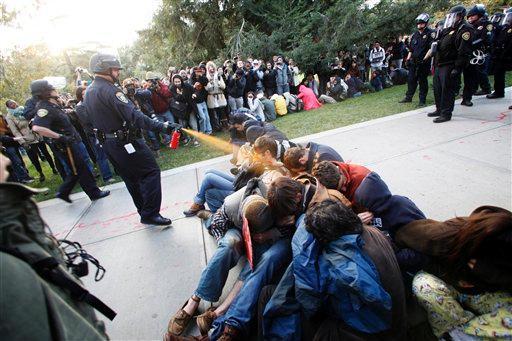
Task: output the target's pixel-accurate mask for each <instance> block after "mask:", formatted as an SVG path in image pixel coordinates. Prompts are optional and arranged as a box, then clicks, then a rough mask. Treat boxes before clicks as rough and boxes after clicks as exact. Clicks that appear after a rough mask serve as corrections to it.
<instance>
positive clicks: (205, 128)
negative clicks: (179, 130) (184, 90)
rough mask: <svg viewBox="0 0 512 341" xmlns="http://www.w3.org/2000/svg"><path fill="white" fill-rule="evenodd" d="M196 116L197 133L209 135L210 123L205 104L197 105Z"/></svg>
mask: <svg viewBox="0 0 512 341" xmlns="http://www.w3.org/2000/svg"><path fill="white" fill-rule="evenodd" d="M197 116H198V118H199V131H200V132H201V133H205V134H211V133H212V125H211V123H210V116H209V115H208V106H207V105H206V102H201V103H197Z"/></svg>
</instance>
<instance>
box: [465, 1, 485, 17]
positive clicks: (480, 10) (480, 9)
mask: <svg viewBox="0 0 512 341" xmlns="http://www.w3.org/2000/svg"><path fill="white" fill-rule="evenodd" d="M485 14H486V13H485V6H484V5H483V4H476V5H475V6H473V7H471V8H470V9H469V11H468V14H467V17H468V18H469V17H471V16H473V15H478V16H479V17H480V18H481V17H483V16H485Z"/></svg>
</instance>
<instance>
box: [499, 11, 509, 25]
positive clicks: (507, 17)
mask: <svg viewBox="0 0 512 341" xmlns="http://www.w3.org/2000/svg"><path fill="white" fill-rule="evenodd" d="M501 25H509V26H510V25H512V13H506V14H505V16H504V17H503V20H501Z"/></svg>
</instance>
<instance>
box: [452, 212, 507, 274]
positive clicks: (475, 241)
mask: <svg viewBox="0 0 512 341" xmlns="http://www.w3.org/2000/svg"><path fill="white" fill-rule="evenodd" d="M507 231H508V232H512V212H510V211H508V210H506V209H504V208H500V207H495V206H482V207H479V208H477V209H476V210H475V211H473V213H471V215H470V216H469V217H468V218H467V219H466V221H465V223H464V225H463V226H462V228H461V229H460V230H459V232H458V233H457V234H456V235H455V238H454V239H453V240H452V242H451V247H450V249H451V250H452V251H451V252H450V253H449V254H448V257H447V258H448V260H449V261H450V262H451V263H452V264H455V263H459V262H467V261H468V260H469V259H470V258H471V257H472V256H473V255H474V254H475V253H476V252H478V250H479V248H480V247H481V246H482V244H483V243H484V242H485V241H486V240H488V239H489V238H493V237H497V236H499V235H500V234H503V233H505V232H507Z"/></svg>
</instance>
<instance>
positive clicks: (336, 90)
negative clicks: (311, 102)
mask: <svg viewBox="0 0 512 341" xmlns="http://www.w3.org/2000/svg"><path fill="white" fill-rule="evenodd" d="M347 91H348V85H347V84H346V83H345V82H344V81H343V79H342V78H341V77H338V76H336V75H335V74H334V75H332V76H331V78H330V79H329V82H328V83H327V97H332V98H333V99H334V101H335V102H336V101H342V100H344V99H345V98H347ZM325 98H326V96H320V97H319V98H318V100H319V101H320V102H322V99H324V101H325V102H326V103H331V102H329V101H326V100H325Z"/></svg>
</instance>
